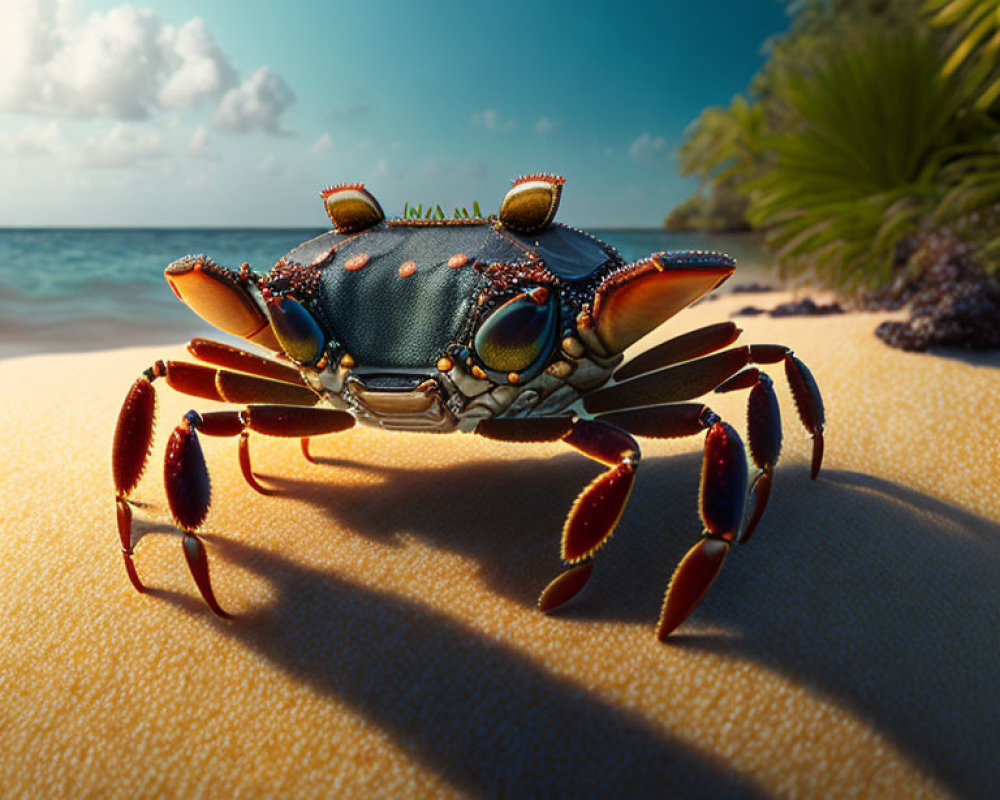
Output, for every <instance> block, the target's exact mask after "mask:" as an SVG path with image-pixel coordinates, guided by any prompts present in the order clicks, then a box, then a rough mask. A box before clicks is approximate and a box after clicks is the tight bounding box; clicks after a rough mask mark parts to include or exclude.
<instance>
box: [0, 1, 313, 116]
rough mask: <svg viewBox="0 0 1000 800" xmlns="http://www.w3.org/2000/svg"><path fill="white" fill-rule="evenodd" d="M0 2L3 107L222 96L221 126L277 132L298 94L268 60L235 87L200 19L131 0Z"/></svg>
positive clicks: (141, 108)
mask: <svg viewBox="0 0 1000 800" xmlns="http://www.w3.org/2000/svg"><path fill="white" fill-rule="evenodd" d="M0 2H2V3H3V22H2V24H0V75H2V76H3V80H2V81H0V111H9V112H15V113H22V114H36V115H41V116H58V117H84V118H86V117H107V118H110V119H113V120H142V119H147V118H149V117H151V116H152V115H154V114H156V113H158V112H162V111H165V110H177V109H191V108H200V107H205V106H207V105H210V104H213V103H215V102H216V101H217V100H218V99H219V98H221V103H220V105H219V108H218V111H217V113H216V125H217V127H218V128H219V129H220V130H225V131H229V132H237V133H243V132H246V131H264V132H266V133H280V132H281V121H280V116H281V114H282V112H284V111H285V109H286V108H287V107H288V106H289V105H290V104H291V103H292V102H293V100H294V99H295V95H294V93H293V92H292V90H291V89H290V88H289V87H288V85H287V84H286V83H285V82H284V81H283V80H282V79H281V77H280V76H279V75H277V74H276V73H275V72H273V71H271V70H270V69H268V68H266V67H264V68H262V69H260V70H258V71H257V72H255V73H254V74H253V75H251V76H250V77H249V78H248V79H247V80H246V81H244V82H243V83H242V85H237V83H238V81H237V74H236V71H235V69H233V66H232V64H231V63H230V61H229V59H228V58H227V56H226V54H225V53H223V52H222V50H221V49H220V48H219V46H218V45H217V44H216V43H215V41H214V40H213V39H212V36H211V34H210V33H209V31H208V29H207V28H206V26H205V23H204V22H203V21H202V20H201V19H200V18H198V17H195V18H193V19H190V20H188V21H187V22H185V23H184V24H182V25H180V26H175V25H170V24H167V23H166V22H164V21H163V20H162V19H160V17H159V15H157V13H156V12H155V11H153V10H152V9H149V8H136V7H133V6H128V5H121V6H117V7H114V8H111V9H109V10H107V11H93V12H90V13H87V14H85V13H83V4H82V2H78V0H0Z"/></svg>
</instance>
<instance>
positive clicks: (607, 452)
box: [476, 417, 641, 612]
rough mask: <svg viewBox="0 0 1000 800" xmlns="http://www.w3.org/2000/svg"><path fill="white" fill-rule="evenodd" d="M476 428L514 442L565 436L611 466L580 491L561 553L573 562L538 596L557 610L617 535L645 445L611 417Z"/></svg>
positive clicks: (543, 605) (496, 422)
mask: <svg viewBox="0 0 1000 800" xmlns="http://www.w3.org/2000/svg"><path fill="white" fill-rule="evenodd" d="M476 433H478V434H480V435H481V436H486V437H487V438H490V439H500V440H503V441H510V442H555V441H559V440H560V439H562V441H564V442H566V444H568V445H570V446H571V447H574V448H576V449H577V450H579V451H580V452H581V453H583V454H584V455H586V456H589V457H590V458H593V459H594V460H596V461H600V462H601V463H602V464H605V465H607V466H608V467H609V469H608V470H606V471H605V472H603V473H602V474H600V475H598V476H597V477H596V478H595V479H594V480H593V481H591V483H590V485H588V486H587V487H586V488H585V489H584V490H583V491H582V492H581V493H580V494H579V496H578V497H577V498H576V501H575V502H574V503H573V507H572V508H571V509H570V512H569V515H568V516H567V518H566V524H565V525H564V526H563V534H562V545H561V553H560V554H561V558H562V560H563V561H564V562H565V563H567V564H569V565H571V566H570V568H569V569H568V570H566V571H565V572H563V573H562V574H561V575H559V576H558V577H557V578H556V579H555V580H553V581H552V582H551V583H549V585H548V586H547V587H546V588H545V590H544V591H543V592H542V594H541V596H540V597H539V599H538V607H539V609H540V610H542V611H545V612H548V611H552V610H554V609H556V608H558V607H559V606H561V605H563V604H564V603H566V602H568V601H569V600H571V599H572V598H573V597H574V596H575V595H576V594H577V593H578V592H579V591H580V590H581V589H582V588H583V587H584V585H585V584H586V583H587V579H588V578H589V577H590V573H591V571H592V570H593V560H592V559H593V557H594V555H595V554H596V553H597V551H598V550H600V549H601V548H602V547H603V546H604V545H605V543H607V541H608V539H610V538H611V534H612V533H613V532H614V529H615V526H616V525H617V524H618V520H619V519H620V518H621V515H622V511H623V510H624V509H625V503H626V502H627V501H628V497H629V494H630V493H631V491H632V483H633V481H634V480H635V469H636V467H637V466H638V464H639V459H640V457H641V455H640V451H639V444H638V442H636V441H635V439H633V438H632V437H631V436H630V435H629V434H627V433H626V432H625V431H623V430H621V429H620V428H616V427H614V426H613V425H609V424H608V423H606V422H603V421H599V420H587V419H577V420H572V419H571V418H569V417H554V418H552V417H550V418H538V419H491V420H484V421H483V422H480V423H479V426H478V427H477V428H476Z"/></svg>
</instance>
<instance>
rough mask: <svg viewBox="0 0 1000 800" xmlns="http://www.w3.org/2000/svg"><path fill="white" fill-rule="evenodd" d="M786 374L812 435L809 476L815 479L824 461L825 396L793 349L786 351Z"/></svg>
mask: <svg viewBox="0 0 1000 800" xmlns="http://www.w3.org/2000/svg"><path fill="white" fill-rule="evenodd" d="M785 376H786V377H787V378H788V385H789V386H791V387H792V397H794V398H795V407H796V408H797V409H798V411H799V419H801V420H802V424H803V425H804V426H805V429H806V430H807V431H809V433H810V434H811V435H812V440H813V454H812V467H811V470H810V473H809V477H811V478H812V479H813V480H815V479H816V476H817V475H819V468H820V466H821V465H822V463H823V426H824V424H825V422H826V414H825V412H824V410H823V398H822V397H821V396H820V393H819V387H818V386H817V385H816V381H815V379H814V378H813V376H812V373H811V372H810V371H809V369H808V367H806V365H805V364H803V363H802V362H801V361H799V359H797V358H796V357H795V356H794V355H792V353H791V351H788V352H786V353H785Z"/></svg>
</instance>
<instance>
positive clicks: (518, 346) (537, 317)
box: [475, 287, 557, 373]
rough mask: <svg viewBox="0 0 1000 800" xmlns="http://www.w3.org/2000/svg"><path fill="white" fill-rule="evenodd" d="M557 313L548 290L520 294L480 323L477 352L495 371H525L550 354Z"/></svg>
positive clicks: (476, 343) (538, 289)
mask: <svg viewBox="0 0 1000 800" xmlns="http://www.w3.org/2000/svg"><path fill="white" fill-rule="evenodd" d="M556 316H557V315H556V307H555V303H553V302H551V300H550V298H549V293H548V290H546V289H544V288H541V287H540V288H536V289H532V290H530V291H528V292H523V293H521V294H519V295H516V296H515V297H512V298H511V299H510V300H508V301H507V302H506V303H504V304H503V305H502V306H500V307H499V308H498V309H497V310H496V311H494V312H493V313H492V314H490V315H489V316H488V317H487V318H486V320H485V321H484V322H483V323H482V325H480V326H479V330H478V331H477V332H476V338H475V347H476V352H477V353H478V354H479V358H480V359H481V360H482V362H483V364H484V365H485V366H486V367H487V368H489V369H491V370H495V371H496V372H506V373H510V372H523V371H525V370H527V369H529V368H530V367H531V366H532V365H534V364H536V363H537V362H538V361H539V360H540V359H542V358H544V357H545V356H546V355H548V353H549V350H550V349H551V347H552V342H553V337H554V334H555V329H556V323H557V319H556Z"/></svg>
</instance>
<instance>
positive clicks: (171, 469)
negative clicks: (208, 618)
mask: <svg viewBox="0 0 1000 800" xmlns="http://www.w3.org/2000/svg"><path fill="white" fill-rule="evenodd" d="M199 424H200V417H199V416H198V415H197V414H195V413H194V412H191V413H189V414H188V415H187V416H186V417H185V418H184V421H183V422H182V423H181V424H180V425H178V426H177V427H176V428H175V429H174V432H173V433H172V434H171V436H170V441H168V442H167V454H166V458H165V460H164V464H163V483H164V486H165V488H166V490H167V501H168V502H169V504H170V513H171V514H173V516H174V520H176V522H177V525H178V526H179V527H180V528H181V529H182V530H183V531H184V557H185V558H186V559H187V563H188V568H189V569H190V570H191V576H192V577H193V578H194V582H195V584H196V585H197V587H198V591H200V592H201V596H202V597H203V598H205V602H206V603H207V604H208V607H209V608H210V609H212V611H214V612H215V613H216V614H218V615H219V616H220V617H223V618H228V617H229V614H227V613H226V612H225V611H224V610H223V609H222V607H221V606H220V605H219V603H218V601H217V600H216V599H215V593H214V592H213V591H212V583H211V581H210V580H209V576H208V557H207V556H206V554H205V545H204V544H202V541H201V539H199V538H198V536H197V534H196V533H195V530H196V529H197V528H199V527H200V526H201V524H202V523H203V522H204V521H205V517H206V516H207V515H208V507H209V503H210V501H211V487H210V484H209V480H208V470H207V469H206V467H205V457H204V456H203V455H202V452H201V444H200V443H199V442H198V434H197V433H196V432H195V429H196V428H197V426H198V425H199Z"/></svg>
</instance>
